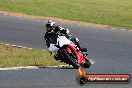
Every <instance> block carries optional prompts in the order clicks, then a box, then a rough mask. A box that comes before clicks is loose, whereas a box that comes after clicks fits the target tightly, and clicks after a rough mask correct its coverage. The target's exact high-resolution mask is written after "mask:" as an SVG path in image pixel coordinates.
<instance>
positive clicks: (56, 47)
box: [48, 35, 91, 69]
mask: <svg viewBox="0 0 132 88" xmlns="http://www.w3.org/2000/svg"><path fill="white" fill-rule="evenodd" d="M48 50H49V51H50V52H57V55H58V56H59V59H58V60H61V62H64V63H66V64H69V65H72V66H73V67H74V68H76V69H78V68H79V67H80V66H83V67H84V68H89V67H90V65H91V63H90V61H89V60H88V58H86V56H85V55H84V54H83V53H81V51H80V50H79V48H78V47H77V45H75V43H73V42H72V41H71V40H70V39H68V38H67V37H66V36H64V35H58V37H57V42H56V44H50V47H49V48H48Z"/></svg>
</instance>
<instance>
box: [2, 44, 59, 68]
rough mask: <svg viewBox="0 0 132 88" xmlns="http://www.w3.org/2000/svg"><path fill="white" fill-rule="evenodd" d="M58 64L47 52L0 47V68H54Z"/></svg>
mask: <svg viewBox="0 0 132 88" xmlns="http://www.w3.org/2000/svg"><path fill="white" fill-rule="evenodd" d="M60 64H61V63H60V62H58V61H55V60H54V59H53V56H51V55H50V54H49V52H47V51H40V50H29V49H21V48H16V47H11V46H5V45H0V67H14V66H54V65H60Z"/></svg>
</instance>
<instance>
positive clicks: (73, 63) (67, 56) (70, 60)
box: [63, 50, 79, 69]
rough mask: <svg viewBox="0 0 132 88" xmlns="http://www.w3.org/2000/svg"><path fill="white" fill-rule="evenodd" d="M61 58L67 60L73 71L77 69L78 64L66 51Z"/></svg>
mask: <svg viewBox="0 0 132 88" xmlns="http://www.w3.org/2000/svg"><path fill="white" fill-rule="evenodd" d="M63 56H64V58H66V59H68V61H69V64H71V65H72V66H73V67H74V68H75V69H78V68H79V64H78V63H76V62H75V60H74V58H72V57H70V55H69V54H68V53H67V51H66V50H64V51H63Z"/></svg>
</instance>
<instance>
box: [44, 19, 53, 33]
mask: <svg viewBox="0 0 132 88" xmlns="http://www.w3.org/2000/svg"><path fill="white" fill-rule="evenodd" d="M54 28H55V22H54V21H52V20H48V22H47V23H46V29H47V31H48V32H51V31H52V30H53V29H54Z"/></svg>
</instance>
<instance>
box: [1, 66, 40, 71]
mask: <svg viewBox="0 0 132 88" xmlns="http://www.w3.org/2000/svg"><path fill="white" fill-rule="evenodd" d="M21 69H39V67H36V66H26V67H24V66H20V67H10V68H0V70H21Z"/></svg>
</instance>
